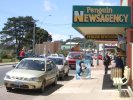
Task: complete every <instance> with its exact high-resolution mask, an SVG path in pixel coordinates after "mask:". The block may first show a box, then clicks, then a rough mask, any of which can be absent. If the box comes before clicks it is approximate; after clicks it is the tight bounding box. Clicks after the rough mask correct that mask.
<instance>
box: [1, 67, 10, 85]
mask: <svg viewBox="0 0 133 100" xmlns="http://www.w3.org/2000/svg"><path fill="white" fill-rule="evenodd" d="M11 69H12V65H4V66H0V86H1V85H3V78H4V76H5V74H6V72H7V71H9V70H11Z"/></svg>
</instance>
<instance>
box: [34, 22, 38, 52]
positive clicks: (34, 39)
mask: <svg viewBox="0 0 133 100" xmlns="http://www.w3.org/2000/svg"><path fill="white" fill-rule="evenodd" d="M37 21H38V20H33V23H34V27H33V54H35V41H36V40H35V29H36V22H37Z"/></svg>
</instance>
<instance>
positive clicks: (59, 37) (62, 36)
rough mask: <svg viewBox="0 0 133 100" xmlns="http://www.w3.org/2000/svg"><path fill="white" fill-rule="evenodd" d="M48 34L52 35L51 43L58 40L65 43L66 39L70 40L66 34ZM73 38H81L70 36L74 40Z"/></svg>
mask: <svg viewBox="0 0 133 100" xmlns="http://www.w3.org/2000/svg"><path fill="white" fill-rule="evenodd" d="M50 34H51V35H52V39H53V41H58V40H63V41H66V40H67V39H69V38H70V35H66V34H55V33H54V34H52V33H50ZM75 35H76V34H75ZM74 37H80V38H83V36H82V35H76V36H74V35H72V38H74Z"/></svg>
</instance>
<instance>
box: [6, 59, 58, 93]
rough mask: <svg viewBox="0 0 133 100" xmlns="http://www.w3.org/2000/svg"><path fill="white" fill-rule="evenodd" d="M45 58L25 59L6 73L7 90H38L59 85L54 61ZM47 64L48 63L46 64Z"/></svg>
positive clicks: (42, 90)
mask: <svg viewBox="0 0 133 100" xmlns="http://www.w3.org/2000/svg"><path fill="white" fill-rule="evenodd" d="M46 60H47V59H45V58H24V59H23V60H21V61H20V62H19V63H18V64H17V65H16V66H15V68H14V69H12V70H11V71H9V72H7V73H6V76H5V77H4V85H5V87H6V89H7V90H12V89H16V88H18V89H38V90H40V91H41V92H44V90H45V87H46V86H48V85H50V84H54V85H55V84H57V79H58V75H59V72H58V68H57V67H56V65H55V64H54V62H53V61H51V60H49V59H48V60H47V61H46ZM45 62H47V63H45Z"/></svg>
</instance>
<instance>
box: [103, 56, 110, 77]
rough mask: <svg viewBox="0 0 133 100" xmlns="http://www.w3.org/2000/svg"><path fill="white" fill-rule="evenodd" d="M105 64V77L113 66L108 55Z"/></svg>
mask: <svg viewBox="0 0 133 100" xmlns="http://www.w3.org/2000/svg"><path fill="white" fill-rule="evenodd" d="M103 64H104V66H105V73H104V74H105V75H106V74H107V73H108V66H109V65H110V64H111V59H110V57H109V56H108V54H106V55H105V57H104V59H103Z"/></svg>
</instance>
